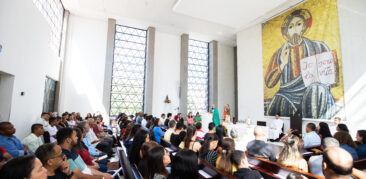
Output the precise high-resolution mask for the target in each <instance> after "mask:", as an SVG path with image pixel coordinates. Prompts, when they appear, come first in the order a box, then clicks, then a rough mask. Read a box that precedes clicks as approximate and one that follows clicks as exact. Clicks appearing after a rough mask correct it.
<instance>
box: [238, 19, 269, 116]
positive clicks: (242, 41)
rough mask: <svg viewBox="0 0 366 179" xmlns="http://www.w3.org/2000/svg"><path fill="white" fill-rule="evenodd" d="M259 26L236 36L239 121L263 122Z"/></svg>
mask: <svg viewBox="0 0 366 179" xmlns="http://www.w3.org/2000/svg"><path fill="white" fill-rule="evenodd" d="M261 34H262V33H261V25H260V24H258V25H255V26H253V27H250V28H248V29H246V30H244V31H242V32H240V33H238V34H237V36H236V38H237V39H236V40H237V53H238V63H237V69H238V106H239V107H238V110H239V113H238V115H239V118H238V119H239V120H246V119H247V118H248V117H250V119H251V120H252V121H253V122H254V123H255V121H257V120H261V121H262V120H264V108H263V98H264V97H263V80H262V79H263V72H262V36H261Z"/></svg>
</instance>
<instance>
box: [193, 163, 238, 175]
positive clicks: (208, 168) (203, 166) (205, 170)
mask: <svg viewBox="0 0 366 179" xmlns="http://www.w3.org/2000/svg"><path fill="white" fill-rule="evenodd" d="M198 169H199V174H200V177H201V178H203V179H208V178H213V179H235V177H234V176H233V175H230V174H227V173H225V172H223V171H221V170H219V169H218V168H216V167H214V166H212V165H211V164H209V163H207V162H206V161H204V160H201V159H199V164H198Z"/></svg>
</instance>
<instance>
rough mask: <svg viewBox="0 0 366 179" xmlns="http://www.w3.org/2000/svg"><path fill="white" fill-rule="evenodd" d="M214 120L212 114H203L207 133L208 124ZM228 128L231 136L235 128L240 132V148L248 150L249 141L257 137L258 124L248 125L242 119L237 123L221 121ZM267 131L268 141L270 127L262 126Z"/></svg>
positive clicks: (237, 147)
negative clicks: (256, 128)
mask: <svg viewBox="0 0 366 179" xmlns="http://www.w3.org/2000/svg"><path fill="white" fill-rule="evenodd" d="M210 122H212V114H211V113H205V114H203V115H202V130H203V131H204V132H205V133H206V132H208V124H209V123H210ZM220 124H221V125H223V126H224V127H225V128H226V129H227V136H228V137H230V132H231V130H233V129H235V130H236V131H237V132H238V140H237V142H236V149H238V150H246V146H247V144H248V142H250V141H252V140H254V139H255V137H254V128H255V127H256V126H257V125H248V124H246V123H244V122H242V121H239V122H238V123H236V124H233V123H227V122H223V121H221V122H220ZM262 127H263V128H264V132H265V134H266V135H265V138H264V140H265V141H267V139H268V127H265V126H262Z"/></svg>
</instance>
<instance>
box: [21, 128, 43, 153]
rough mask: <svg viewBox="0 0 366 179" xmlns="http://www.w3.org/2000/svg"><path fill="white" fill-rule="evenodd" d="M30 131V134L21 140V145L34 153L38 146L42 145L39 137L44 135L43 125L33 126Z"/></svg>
mask: <svg viewBox="0 0 366 179" xmlns="http://www.w3.org/2000/svg"><path fill="white" fill-rule="evenodd" d="M31 130H32V133H31V134H30V135H28V136H27V137H26V138H24V139H23V140H22V144H24V145H27V146H28V148H29V150H31V151H32V152H33V153H34V152H35V151H36V150H37V148H38V147H39V146H41V145H43V141H42V139H41V137H40V136H42V135H43V133H44V130H43V125H42V124H33V125H32V127H31Z"/></svg>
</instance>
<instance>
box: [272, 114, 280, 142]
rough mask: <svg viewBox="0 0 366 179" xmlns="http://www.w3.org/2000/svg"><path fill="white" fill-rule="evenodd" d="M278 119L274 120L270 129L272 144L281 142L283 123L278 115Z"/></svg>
mask: <svg viewBox="0 0 366 179" xmlns="http://www.w3.org/2000/svg"><path fill="white" fill-rule="evenodd" d="M275 117H276V119H274V120H272V122H271V126H270V128H269V139H270V141H271V142H274V141H279V140H280V135H281V133H282V127H283V121H282V120H281V119H280V115H279V114H276V116H275Z"/></svg>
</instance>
